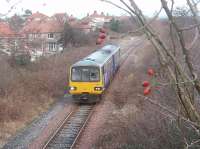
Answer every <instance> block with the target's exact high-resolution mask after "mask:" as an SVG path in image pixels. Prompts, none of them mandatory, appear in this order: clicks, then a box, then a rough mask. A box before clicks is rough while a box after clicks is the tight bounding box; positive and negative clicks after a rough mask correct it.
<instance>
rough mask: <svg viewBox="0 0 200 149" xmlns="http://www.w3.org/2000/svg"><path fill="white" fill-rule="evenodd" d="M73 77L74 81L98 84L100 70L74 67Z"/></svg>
mask: <svg viewBox="0 0 200 149" xmlns="http://www.w3.org/2000/svg"><path fill="white" fill-rule="evenodd" d="M71 75H72V76H71V79H72V81H80V82H96V81H99V80H100V77H99V76H100V74H99V69H98V68H96V67H74V68H72V72H71Z"/></svg>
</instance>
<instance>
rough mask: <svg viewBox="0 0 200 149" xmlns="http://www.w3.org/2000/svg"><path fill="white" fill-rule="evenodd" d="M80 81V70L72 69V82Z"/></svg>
mask: <svg viewBox="0 0 200 149" xmlns="http://www.w3.org/2000/svg"><path fill="white" fill-rule="evenodd" d="M79 80H81V70H80V69H76V68H72V81H79Z"/></svg>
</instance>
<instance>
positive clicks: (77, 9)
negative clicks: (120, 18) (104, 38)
mask: <svg viewBox="0 0 200 149" xmlns="http://www.w3.org/2000/svg"><path fill="white" fill-rule="evenodd" d="M7 1H9V3H8V2H7ZM19 1H20V2H19ZM111 1H112V2H119V0H111ZM125 1H128V0H125ZM135 1H136V3H137V4H138V5H139V7H140V8H141V9H142V10H143V12H144V13H145V15H148V16H152V15H153V14H154V12H155V11H158V10H159V8H160V0H135ZM175 1H176V4H177V5H179V6H180V5H183V4H184V3H185V1H186V0H175ZM18 2H19V3H18ZM15 3H18V4H17V5H16V6H15V8H14V10H12V13H11V14H13V13H21V12H22V11H23V10H25V9H30V10H32V11H33V12H36V11H39V12H42V13H45V14H47V15H49V16H51V15H52V14H54V13H56V12H67V13H68V14H73V15H74V16H76V17H78V18H82V17H84V16H86V14H87V13H88V12H89V13H90V14H91V13H92V12H94V10H97V11H98V12H99V13H100V12H104V13H108V14H110V15H123V14H125V12H124V11H122V10H120V9H118V8H115V7H114V6H111V5H109V4H107V3H105V2H101V1H100V0H0V13H1V14H5V13H6V12H7V11H8V10H9V9H10V7H11V6H12V5H13V4H15Z"/></svg>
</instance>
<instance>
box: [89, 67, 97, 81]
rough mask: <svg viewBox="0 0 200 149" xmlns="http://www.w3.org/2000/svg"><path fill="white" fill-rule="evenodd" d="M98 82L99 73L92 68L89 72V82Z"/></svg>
mask: <svg viewBox="0 0 200 149" xmlns="http://www.w3.org/2000/svg"><path fill="white" fill-rule="evenodd" d="M98 80H99V71H98V69H96V68H92V69H91V70H90V81H98Z"/></svg>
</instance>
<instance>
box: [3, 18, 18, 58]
mask: <svg viewBox="0 0 200 149" xmlns="http://www.w3.org/2000/svg"><path fill="white" fill-rule="evenodd" d="M15 35H16V33H15V32H14V31H13V30H12V29H11V27H10V26H9V24H8V23H7V22H4V21H0V50H1V51H3V52H4V53H7V54H9V55H10V54H11V49H15V46H16V39H15Z"/></svg>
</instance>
